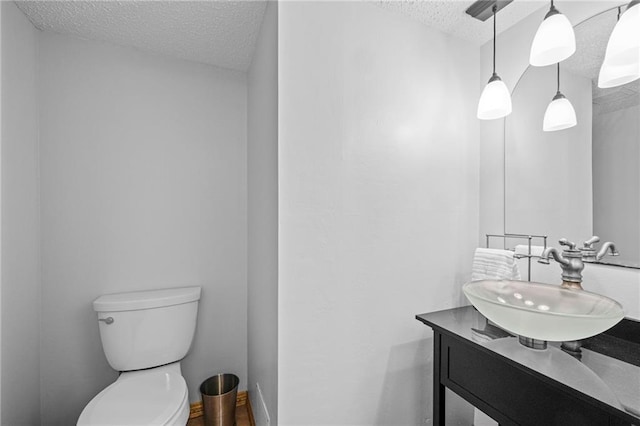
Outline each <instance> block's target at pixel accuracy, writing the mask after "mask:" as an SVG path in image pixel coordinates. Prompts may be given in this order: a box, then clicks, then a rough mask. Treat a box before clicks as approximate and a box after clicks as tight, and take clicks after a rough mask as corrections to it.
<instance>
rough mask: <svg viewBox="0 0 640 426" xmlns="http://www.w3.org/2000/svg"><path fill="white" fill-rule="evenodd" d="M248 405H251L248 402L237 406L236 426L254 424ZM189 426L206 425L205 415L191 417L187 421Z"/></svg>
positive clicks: (250, 425)
mask: <svg viewBox="0 0 640 426" xmlns="http://www.w3.org/2000/svg"><path fill="white" fill-rule="evenodd" d="M248 407H249V405H247V404H244V405H239V406H236V426H253V425H252V424H251V420H250V417H249V411H248V409H247V408H248ZM187 426H205V424H204V416H200V417H196V418H194V419H190V420H189V421H188V422H187Z"/></svg>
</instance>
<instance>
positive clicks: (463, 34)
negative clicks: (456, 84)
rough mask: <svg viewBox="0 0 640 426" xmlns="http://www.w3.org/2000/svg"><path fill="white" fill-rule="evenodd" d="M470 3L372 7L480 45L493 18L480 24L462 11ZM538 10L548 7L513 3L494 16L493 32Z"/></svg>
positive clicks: (397, 1) (399, 0)
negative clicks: (494, 25)
mask: <svg viewBox="0 0 640 426" xmlns="http://www.w3.org/2000/svg"><path fill="white" fill-rule="evenodd" d="M473 3H474V2H473V1H467V0H449V1H429V0H418V1H415V0H414V1H411V0H379V1H377V2H376V3H375V4H376V5H377V6H378V7H381V8H383V9H387V10H390V11H393V12H396V13H399V14H401V15H404V16H408V17H410V18H412V19H414V20H417V21H419V22H422V23H423V24H426V25H428V26H430V27H432V28H436V29H438V30H440V31H442V32H444V33H447V34H451V35H453V36H455V37H459V38H462V39H464V40H467V41H470V42H471V43H474V44H476V45H478V46H480V45H483V44H484V43H486V42H487V41H489V40H491V38H492V37H493V24H492V22H493V19H488V20H486V21H485V22H482V21H480V20H478V19H475V18H472V17H471V16H469V15H467V14H466V13H465V10H467V8H468V7H469V6H471V5H472V4H473ZM541 8H549V2H548V1H543V0H534V1H526V0H515V1H514V2H512V3H510V4H508V5H507V6H506V7H505V8H504V9H502V10H500V11H499V12H498V13H497V14H496V28H497V32H498V33H500V32H502V31H504V30H506V29H507V28H509V27H511V26H512V25H514V24H516V23H517V22H519V21H520V20H522V19H523V18H525V17H527V16H528V15H530V14H531V13H533V12H535V11H536V10H538V9H541Z"/></svg>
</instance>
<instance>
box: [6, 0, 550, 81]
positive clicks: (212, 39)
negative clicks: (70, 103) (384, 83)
mask: <svg viewBox="0 0 640 426" xmlns="http://www.w3.org/2000/svg"><path fill="white" fill-rule="evenodd" d="M16 3H17V5H18V7H19V8H20V9H21V10H22V11H23V12H24V13H25V14H26V15H27V17H28V18H29V19H30V20H31V22H33V24H34V25H35V26H36V27H37V28H39V29H41V30H46V31H52V32H56V33H61V34H71V35H75V36H78V37H81V38H86V39H92V40H100V41H106V42H111V43H115V44H119V45H125V46H133V47H136V48H139V49H142V50H146V51H150V52H155V53H159V54H165V55H170V56H174V57H178V58H182V59H188V60H193V61H197V62H203V63H207V64H211V65H216V66H220V67H224V68H231V69H236V70H242V71H246V70H247V69H248V67H249V65H250V63H251V57H252V55H253V49H254V46H255V42H256V37H257V35H258V31H259V29H260V24H261V22H262V17H263V15H264V10H265V7H266V2H265V0H258V1H243V0H240V1H232V0H203V1H181V0H173V1H144V0H143V1H114V0H111V1H109V0H108V1H77V0H76V1H18V2H16ZM372 3H373V4H375V5H376V6H378V7H381V8H383V9H386V10H388V11H390V12H392V13H399V14H401V15H404V16H407V17H409V18H411V19H415V20H417V21H419V22H422V23H424V24H426V25H428V26H430V27H433V28H436V29H438V30H441V31H443V32H445V33H448V34H451V35H453V36H456V37H460V38H463V39H465V40H468V41H470V42H473V43H475V44H477V45H481V44H483V43H485V42H486V41H488V40H490V39H491V34H492V25H491V22H490V21H487V22H481V21H479V20H477V19H474V18H471V17H469V16H468V15H467V14H466V13H464V11H465V10H466V9H467V7H469V5H471V4H472V3H473V2H472V1H466V0H463V1H459V0H447V1H432V0H419V1H407V0H373V1H372ZM543 7H548V5H547V2H546V1H542V0H538V1H526V0H516V1H514V2H513V3H511V4H510V5H508V6H507V7H506V8H504V9H503V10H501V11H500V12H499V13H498V31H501V30H504V29H506V28H508V27H509V26H511V25H513V24H514V23H516V22H518V21H519V20H520V19H522V18H524V17H525V16H527V15H529V14H530V13H531V12H533V11H535V10H537V9H539V8H543Z"/></svg>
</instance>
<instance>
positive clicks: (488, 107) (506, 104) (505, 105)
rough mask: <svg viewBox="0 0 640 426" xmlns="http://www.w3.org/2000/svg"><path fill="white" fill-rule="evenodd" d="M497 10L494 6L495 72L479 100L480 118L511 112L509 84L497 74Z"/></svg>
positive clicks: (502, 115)
mask: <svg viewBox="0 0 640 426" xmlns="http://www.w3.org/2000/svg"><path fill="white" fill-rule="evenodd" d="M496 11H497V6H495V5H494V6H493V74H492V75H491V78H490V79H489V82H488V83H487V85H486V86H485V87H484V90H483V91H482V95H480V101H479V102H478V113H477V114H478V118H479V119H480V120H494V119H496V118H502V117H506V116H507V115H509V114H511V94H510V93H509V89H508V88H507V85H506V84H504V81H502V79H501V78H500V77H498V74H496Z"/></svg>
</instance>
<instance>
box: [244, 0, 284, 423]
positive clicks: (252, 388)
mask: <svg viewBox="0 0 640 426" xmlns="http://www.w3.org/2000/svg"><path fill="white" fill-rule="evenodd" d="M277 49H278V4H277V3H276V2H269V3H268V4H267V9H266V12H265V16H264V18H263V21H262V27H261V29H260V34H259V36H258V42H257V45H256V48H255V52H254V56H253V61H252V63H251V67H250V69H249V74H248V103H247V107H248V115H247V164H248V167H247V172H248V182H247V183H248V197H249V198H248V206H247V214H248V238H249V243H248V265H247V266H248V271H247V272H248V276H247V278H248V283H247V286H248V301H247V302H248V303H247V321H248V324H247V325H248V341H247V345H248V363H249V364H248V380H247V381H248V389H249V396H250V398H251V406H252V407H253V414H254V418H255V420H256V424H257V425H258V426H262V425H264V424H266V422H267V418H269V420H270V421H271V424H273V425H277V424H278V418H277V415H278V50H277ZM257 384H259V386H260V389H261V392H262V395H263V397H264V401H265V405H266V407H267V410H268V417H267V414H265V413H264V409H263V405H262V402H261V401H260V398H259V397H258V392H257V390H256V385H257Z"/></svg>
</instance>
